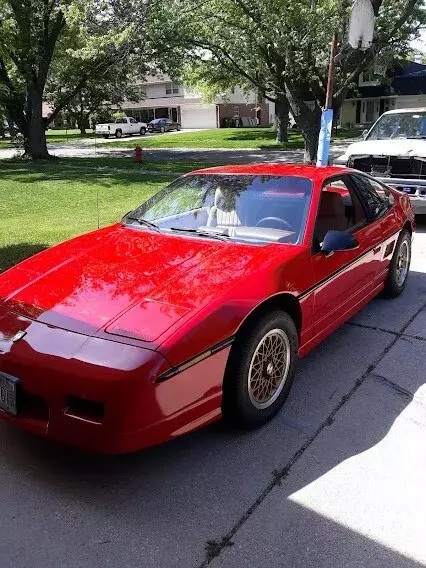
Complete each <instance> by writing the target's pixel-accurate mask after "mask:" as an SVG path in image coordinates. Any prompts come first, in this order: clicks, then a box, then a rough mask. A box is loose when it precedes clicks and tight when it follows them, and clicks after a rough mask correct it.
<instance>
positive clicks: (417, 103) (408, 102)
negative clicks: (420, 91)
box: [395, 95, 426, 108]
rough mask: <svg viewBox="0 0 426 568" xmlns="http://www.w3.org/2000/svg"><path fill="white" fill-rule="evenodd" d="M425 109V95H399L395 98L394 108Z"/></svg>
mask: <svg viewBox="0 0 426 568" xmlns="http://www.w3.org/2000/svg"><path fill="white" fill-rule="evenodd" d="M415 107H426V95H400V96H399V97H397V98H396V105H395V108H415Z"/></svg>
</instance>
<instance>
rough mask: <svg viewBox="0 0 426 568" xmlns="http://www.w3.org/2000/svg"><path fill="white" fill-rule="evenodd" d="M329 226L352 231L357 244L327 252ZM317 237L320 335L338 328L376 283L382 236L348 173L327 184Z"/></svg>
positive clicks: (316, 298)
mask: <svg viewBox="0 0 426 568" xmlns="http://www.w3.org/2000/svg"><path fill="white" fill-rule="evenodd" d="M329 230H337V231H347V232H350V233H352V234H353V235H354V236H355V238H356V239H357V241H358V246H357V248H355V249H353V250H344V251H337V252H334V253H333V254H331V255H329V256H327V255H325V254H324V253H323V252H321V250H320V246H321V242H322V240H323V239H324V237H325V234H326V233H327V232H328V231H329ZM313 240H314V242H313V252H312V255H313V256H312V267H313V272H314V277H315V281H316V282H317V283H318V285H317V287H316V289H315V291H314V317H315V323H314V336H318V335H319V334H323V335H326V334H328V333H330V331H331V329H332V328H337V327H338V326H339V325H340V324H341V322H342V321H343V320H344V319H345V318H346V317H347V314H348V312H349V311H350V310H352V309H353V308H354V307H355V306H356V305H357V304H358V303H359V302H360V297H365V296H367V295H368V294H369V292H371V290H372V289H373V287H374V277H375V274H376V271H377V264H376V263H375V261H374V258H375V254H378V253H377V251H375V247H374V244H375V243H376V244H377V246H378V245H379V243H380V240H381V239H380V235H379V232H378V230H377V229H376V228H375V227H374V226H372V224H371V223H370V222H369V217H368V211H367V209H366V207H365V205H364V203H363V202H362V201H361V200H360V199H359V197H358V195H357V194H356V192H355V191H354V187H353V185H352V184H351V182H350V179H348V176H335V177H333V178H332V179H331V180H328V181H327V182H326V183H325V184H324V186H323V188H322V192H321V199H320V204H319V207H318V214H317V219H316V225H315V230H314V239H313Z"/></svg>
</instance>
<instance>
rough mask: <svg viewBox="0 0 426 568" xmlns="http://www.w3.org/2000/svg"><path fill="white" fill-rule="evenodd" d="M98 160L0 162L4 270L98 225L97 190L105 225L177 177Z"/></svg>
mask: <svg viewBox="0 0 426 568" xmlns="http://www.w3.org/2000/svg"><path fill="white" fill-rule="evenodd" d="M95 160H96V159H95V158H93V159H91V164H87V165H85V164H84V163H82V162H80V164H77V163H74V165H73V164H72V161H71V159H70V160H67V161H65V160H57V161H54V162H52V163H47V164H41V163H38V164H31V163H25V162H16V161H15V162H12V161H9V162H7V161H2V162H0V194H1V196H2V198H1V200H0V219H1V225H0V271H3V270H5V269H7V268H9V267H10V266H12V265H13V264H15V263H17V262H19V261H20V260H23V259H24V258H26V257H28V256H30V255H32V254H35V253H36V252H38V251H41V250H43V249H44V248H46V247H48V246H50V245H53V244H55V243H58V242H60V241H63V240H65V239H68V238H70V237H72V236H75V235H78V234H81V233H84V232H86V231H90V230H93V229H96V227H97V208H96V198H97V190H98V191H99V210H100V225H101V226H105V225H108V224H110V223H113V222H115V221H117V220H119V219H121V217H122V216H123V215H124V214H125V213H127V211H129V210H130V209H133V208H135V207H136V206H137V205H139V204H140V203H142V202H143V201H144V200H145V199H147V197H149V196H150V195H152V194H153V193H155V192H156V191H158V190H159V189H161V188H162V187H164V185H166V184H167V183H169V182H170V181H171V180H173V179H174V177H176V176H175V175H166V174H161V173H160V174H157V175H147V174H140V173H139V172H135V171H134V170H133V169H131V168H130V169H129V171H128V172H126V171H124V172H116V171H114V170H113V169H111V168H109V169H106V168H105V167H102V168H97V167H95V166H96V165H100V164H96V162H95ZM75 166H77V167H75ZM90 166H91V167H90ZM188 169H192V165H191V167H189V168H188ZM178 173H179V172H177V174H176V175H178Z"/></svg>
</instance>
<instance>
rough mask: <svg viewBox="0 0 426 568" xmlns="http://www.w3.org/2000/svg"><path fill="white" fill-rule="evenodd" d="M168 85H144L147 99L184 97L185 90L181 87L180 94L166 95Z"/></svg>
mask: <svg viewBox="0 0 426 568" xmlns="http://www.w3.org/2000/svg"><path fill="white" fill-rule="evenodd" d="M166 84H167V83H155V84H145V85H143V89H144V91H145V94H146V98H147V99H162V98H164V97H168V96H170V97H179V96H183V88H182V87H179V93H178V94H176V93H174V94H172V95H166Z"/></svg>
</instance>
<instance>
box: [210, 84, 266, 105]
mask: <svg viewBox="0 0 426 568" xmlns="http://www.w3.org/2000/svg"><path fill="white" fill-rule="evenodd" d="M216 102H217V103H218V104H220V103H229V104H236V105H238V104H256V102H257V100H256V93H255V92H254V91H251V92H250V93H244V91H242V90H241V89H240V87H235V89H234V92H233V93H232V92H231V93H226V95H223V96H222V97H218V98H217V100H216Z"/></svg>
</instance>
